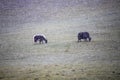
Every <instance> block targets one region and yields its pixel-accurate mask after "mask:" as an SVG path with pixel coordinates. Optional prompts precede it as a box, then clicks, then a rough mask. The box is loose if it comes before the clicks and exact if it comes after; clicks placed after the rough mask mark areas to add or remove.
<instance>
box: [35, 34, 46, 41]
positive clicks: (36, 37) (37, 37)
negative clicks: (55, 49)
mask: <svg viewBox="0 0 120 80" xmlns="http://www.w3.org/2000/svg"><path fill="white" fill-rule="evenodd" d="M37 41H39V43H43V41H45V43H47V42H48V41H47V39H46V38H45V37H44V36H42V35H36V36H34V42H35V43H36V42H37Z"/></svg>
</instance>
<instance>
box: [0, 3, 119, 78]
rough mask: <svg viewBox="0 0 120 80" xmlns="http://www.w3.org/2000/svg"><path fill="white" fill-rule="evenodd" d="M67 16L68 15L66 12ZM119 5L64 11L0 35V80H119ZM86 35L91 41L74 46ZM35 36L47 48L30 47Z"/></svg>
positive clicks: (40, 45) (38, 45) (66, 9)
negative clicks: (81, 34) (41, 38)
mask: <svg viewBox="0 0 120 80" xmlns="http://www.w3.org/2000/svg"><path fill="white" fill-rule="evenodd" d="M67 12H69V13H67ZM119 13H120V7H119V6H118V7H115V6H114V5H112V4H109V5H106V6H101V7H96V8H88V7H84V6H73V7H72V8H71V7H67V8H65V9H62V10H60V11H59V12H58V13H56V16H54V15H51V16H52V19H51V20H48V21H46V22H45V23H26V24H22V25H21V26H22V28H16V27H13V28H10V29H9V30H10V31H9V30H8V31H2V32H1V33H0V80H119V79H120V14H119ZM80 31H88V32H89V33H90V35H91V37H92V41H91V42H84V41H83V42H80V43H78V42H77V34H78V32H80ZM36 33H42V34H45V35H46V37H47V39H48V44H34V42H33V36H34V35H35V34H36Z"/></svg>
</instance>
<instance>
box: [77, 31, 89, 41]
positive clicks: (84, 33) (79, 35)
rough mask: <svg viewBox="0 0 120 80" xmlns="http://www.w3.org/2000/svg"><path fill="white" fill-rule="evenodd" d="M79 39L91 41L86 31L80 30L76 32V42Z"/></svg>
mask: <svg viewBox="0 0 120 80" xmlns="http://www.w3.org/2000/svg"><path fill="white" fill-rule="evenodd" d="M81 39H84V40H85V41H87V40H88V41H89V42H90V41H91V37H90V34H89V33H88V32H80V33H78V42H79V41H81Z"/></svg>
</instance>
